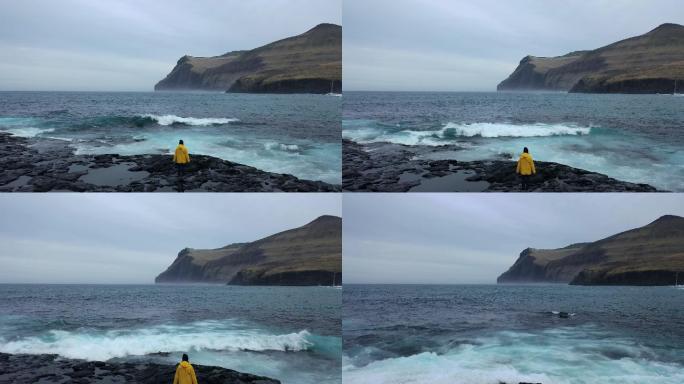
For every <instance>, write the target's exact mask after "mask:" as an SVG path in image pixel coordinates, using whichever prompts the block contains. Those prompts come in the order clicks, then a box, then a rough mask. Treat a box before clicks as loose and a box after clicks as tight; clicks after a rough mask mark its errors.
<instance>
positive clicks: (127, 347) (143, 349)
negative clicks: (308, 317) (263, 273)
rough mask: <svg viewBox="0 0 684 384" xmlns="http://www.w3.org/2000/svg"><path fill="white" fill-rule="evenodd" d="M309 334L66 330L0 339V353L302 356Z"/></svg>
mask: <svg viewBox="0 0 684 384" xmlns="http://www.w3.org/2000/svg"><path fill="white" fill-rule="evenodd" d="M313 347H314V341H312V335H311V334H310V333H309V332H308V331H306V330H302V331H299V332H295V333H288V334H274V333H270V332H268V331H266V330H263V329H255V328H248V327H245V326H243V325H239V324H236V323H233V322H228V321H201V322H195V323H191V324H188V325H158V326H154V327H149V328H140V329H122V330H108V331H101V330H93V329H85V328H82V329H78V330H75V331H66V330H59V329H53V330H50V331H47V332H45V333H43V334H40V335H37V336H28V337H23V338H19V339H16V340H11V339H10V340H3V339H2V338H0V352H4V353H27V354H58V355H60V356H63V357H67V358H72V359H85V360H91V361H106V360H108V359H111V358H117V357H126V356H141V355H146V354H151V353H157V352H160V351H161V352H178V351H206V350H225V351H241V350H242V351H284V352H285V351H293V352H298V351H306V350H309V349H311V348H313Z"/></svg>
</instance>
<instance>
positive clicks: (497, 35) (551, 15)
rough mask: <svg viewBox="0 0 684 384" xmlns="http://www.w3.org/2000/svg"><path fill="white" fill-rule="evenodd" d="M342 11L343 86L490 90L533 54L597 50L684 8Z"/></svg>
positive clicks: (512, 4)
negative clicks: (520, 62)
mask: <svg viewBox="0 0 684 384" xmlns="http://www.w3.org/2000/svg"><path fill="white" fill-rule="evenodd" d="M343 14H344V42H343V49H344V57H343V69H344V77H345V84H344V88H345V90H378V91H382V90H406V91H424V90H433V91H445V90H452V91H493V90H495V89H496V85H497V84H498V83H499V82H500V81H502V80H503V79H505V78H506V77H507V76H508V74H510V72H512V71H513V69H514V68H515V67H516V66H517V64H518V62H519V61H520V59H522V58H523V57H524V56H526V55H528V54H533V55H536V56H556V55H563V54H565V53H568V52H571V51H576V50H581V49H595V48H598V47H601V46H604V45H607V44H610V43H612V42H615V41H618V40H621V39H625V38H627V37H631V36H636V35H640V34H643V33H646V32H648V31H650V30H651V29H653V28H655V27H657V26H658V25H660V24H662V23H665V22H681V20H684V7H681V4H680V2H679V1H678V0H653V1H639V0H596V1H591V2H587V1H584V0H569V1H564V2H562V4H561V3H559V2H557V1H546V0H518V1H500V0H480V1H477V2H475V1H470V0H452V1H443V0H427V1H425V0H422V1H419V0H374V1H362V0H346V1H344V2H343ZM608 20H610V21H609V22H607V21H608Z"/></svg>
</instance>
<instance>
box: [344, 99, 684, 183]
mask: <svg viewBox="0 0 684 384" xmlns="http://www.w3.org/2000/svg"><path fill="white" fill-rule="evenodd" d="M342 136H343V137H344V138H346V139H350V140H353V141H356V142H359V143H375V142H389V143H397V144H406V145H418V146H432V147H437V146H441V145H445V144H451V145H455V146H456V147H457V149H456V150H451V149H450V150H444V151H437V152H436V153H430V154H427V155H423V156H425V157H426V158H428V159H455V160H462V161H472V160H486V159H500V158H512V159H517V158H518V156H519V155H520V153H521V152H522V150H523V148H524V147H528V148H529V150H530V153H531V154H532V155H533V157H534V158H535V159H536V160H543V161H552V162H557V163H561V164H565V165H569V166H572V167H577V168H582V169H586V170H589V171H593V172H599V173H603V174H606V175H608V176H611V177H613V178H616V179H618V180H623V181H630V182H637V183H647V184H651V185H652V186H655V187H657V188H659V189H664V190H670V191H680V192H681V191H684V97H676V96H673V95H597V94H574V93H560V92H481V93H428V92H345V94H344V100H343V122H342Z"/></svg>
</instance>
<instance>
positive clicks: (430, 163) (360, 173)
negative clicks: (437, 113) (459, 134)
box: [342, 140, 658, 192]
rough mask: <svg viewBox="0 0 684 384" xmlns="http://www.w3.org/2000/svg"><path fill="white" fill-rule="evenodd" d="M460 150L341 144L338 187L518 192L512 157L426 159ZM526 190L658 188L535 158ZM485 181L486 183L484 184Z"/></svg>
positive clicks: (379, 190)
mask: <svg viewBox="0 0 684 384" xmlns="http://www.w3.org/2000/svg"><path fill="white" fill-rule="evenodd" d="M458 150H460V149H459V147H457V146H448V145H445V146H442V147H429V148H426V147H424V146H408V145H400V144H390V143H373V144H367V145H363V144H359V143H355V142H353V141H349V140H343V143H342V189H343V190H344V191H358V192H476V191H482V192H518V191H521V189H520V178H519V177H518V175H516V174H515V166H516V163H515V161H509V160H479V161H456V160H453V159H446V160H425V159H422V157H428V156H427V155H435V154H440V153H445V152H449V151H458ZM535 164H536V168H537V174H536V175H533V176H532V177H531V178H530V181H529V184H530V187H529V189H528V190H527V191H528V192H658V190H657V189H656V188H654V187H652V186H650V185H648V184H636V183H630V182H625V181H620V180H616V179H613V178H611V177H608V176H606V175H603V174H600V173H596V172H590V171H586V170H583V169H579V168H573V167H569V166H567V165H563V164H558V163H550V162H543V161H537V162H535ZM482 183H487V184H482Z"/></svg>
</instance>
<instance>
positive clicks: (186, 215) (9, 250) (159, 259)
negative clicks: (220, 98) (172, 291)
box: [0, 193, 341, 284]
mask: <svg viewBox="0 0 684 384" xmlns="http://www.w3.org/2000/svg"><path fill="white" fill-rule="evenodd" d="M0 212H2V217H3V220H1V221H0V243H1V244H2V247H0V265H2V267H1V268H0V283H107V284H115V283H153V282H154V278H155V277H156V276H157V275H158V274H159V273H161V272H163V271H164V270H165V269H166V268H167V267H168V266H169V265H170V264H171V263H172V262H173V260H174V259H175V258H176V255H177V254H178V252H179V251H180V250H181V249H183V248H185V247H190V248H218V247H222V246H224V245H227V244H230V243H235V242H246V241H254V240H258V239H260V238H263V237H265V236H268V235H272V234H274V233H277V232H280V231H283V230H287V229H291V228H295V227H299V226H301V225H304V224H306V223H308V222H310V221H312V220H314V219H315V218H317V217H318V216H320V215H324V214H331V215H336V216H340V215H341V197H340V196H339V195H337V194H300V193H296V194H279V193H256V194H246V193H207V194H165V193H154V194H123V193H103V194H97V193H92V194H3V195H0Z"/></svg>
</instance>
